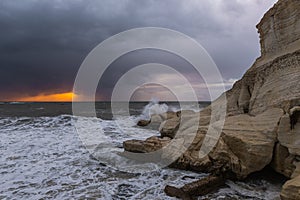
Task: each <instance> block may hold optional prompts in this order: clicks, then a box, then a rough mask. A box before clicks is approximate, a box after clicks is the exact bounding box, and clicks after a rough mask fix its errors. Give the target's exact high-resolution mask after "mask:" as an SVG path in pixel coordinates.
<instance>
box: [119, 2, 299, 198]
mask: <svg viewBox="0 0 300 200" xmlns="http://www.w3.org/2000/svg"><path fill="white" fill-rule="evenodd" d="M257 28H258V32H259V34H260V44H261V57H259V58H258V59H257V60H256V62H255V63H254V64H253V66H252V67H251V68H250V69H249V70H248V71H247V72H246V74H245V75H244V76H243V78H242V79H241V80H239V81H237V82H236V83H235V84H234V86H233V88H232V89H231V90H229V91H227V92H226V93H225V94H223V95H226V98H227V102H224V101H223V98H219V99H217V100H216V101H214V102H213V104H214V105H215V106H216V107H218V106H222V105H224V104H225V103H226V104H227V113H226V120H225V124H224V127H223V129H222V134H221V136H220V138H219V140H218V142H217V144H216V146H215V147H214V149H213V150H212V151H211V152H210V153H209V154H208V155H207V156H205V157H204V158H199V151H200V147H201V145H202V143H203V140H204V138H205V136H206V132H207V129H208V126H209V124H210V121H213V123H214V125H216V126H217V125H218V121H217V120H216V119H218V116H211V108H212V106H209V107H207V108H205V109H204V110H202V111H201V112H200V113H190V114H189V115H187V116H186V117H184V119H183V118H182V117H181V116H180V115H174V116H173V117H172V118H166V120H165V121H164V122H163V123H162V125H161V127H160V132H161V134H162V136H163V137H161V138H159V137H157V138H155V139H154V138H151V140H148V141H147V140H146V141H137V140H136V141H126V142H124V147H125V150H127V151H133V152H151V151H155V150H156V148H153V146H155V145H153V144H150V143H151V141H152V142H153V141H154V140H155V144H159V145H157V146H159V148H161V147H163V146H165V145H167V144H168V142H170V141H171V139H172V140H181V139H184V136H188V135H189V133H190V131H191V130H192V127H193V126H195V127H197V135H196V137H195V138H194V140H193V142H192V143H191V145H190V146H189V147H188V148H187V149H186V151H185V153H184V154H183V155H181V156H180V157H179V159H177V161H176V162H175V163H173V164H172V166H173V167H177V168H181V169H187V170H196V171H201V172H210V173H214V174H220V173H222V174H225V175H224V176H226V178H234V179H243V178H245V177H247V176H248V175H249V174H251V173H253V172H256V171H260V170H262V169H263V168H265V167H266V166H268V165H269V166H271V167H273V169H274V170H275V171H277V172H278V173H280V174H283V175H284V176H286V177H287V178H289V179H290V181H287V182H286V183H285V185H284V186H283V189H282V193H281V198H282V199H284V200H295V199H300V83H299V82H300V1H299V0H279V1H278V2H277V3H276V4H275V5H274V6H273V8H271V9H270V10H269V11H268V12H267V13H266V14H265V15H264V17H263V18H262V20H261V22H260V23H259V24H258V25H257ZM195 115H200V121H195V120H194V119H195V117H194V116H195ZM213 118H214V120H213ZM179 124H181V125H182V126H181V127H183V128H179V129H178V127H179ZM196 125H197V126H196ZM198 125H199V127H198ZM179 132H180V135H182V136H183V137H182V138H174V136H175V135H176V134H178V133H179ZM167 138H169V139H167ZM147 146H151V147H152V148H147ZM163 156H164V155H162V159H164V157H163Z"/></svg>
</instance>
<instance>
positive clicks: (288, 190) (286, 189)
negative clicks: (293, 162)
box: [280, 176, 300, 200]
mask: <svg viewBox="0 0 300 200" xmlns="http://www.w3.org/2000/svg"><path fill="white" fill-rule="evenodd" d="M280 197H281V199H283V200H298V199H300V176H297V177H295V178H294V179H292V180H290V181H287V182H286V183H285V184H284V185H283V187H282V192H281V195H280Z"/></svg>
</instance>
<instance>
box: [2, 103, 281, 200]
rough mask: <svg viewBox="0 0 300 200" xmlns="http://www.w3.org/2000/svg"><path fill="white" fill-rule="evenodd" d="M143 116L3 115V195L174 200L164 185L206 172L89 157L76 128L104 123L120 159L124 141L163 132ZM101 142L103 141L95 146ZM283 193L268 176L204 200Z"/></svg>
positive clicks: (231, 184) (231, 186)
mask: <svg viewBox="0 0 300 200" xmlns="http://www.w3.org/2000/svg"><path fill="white" fill-rule="evenodd" d="M162 107H165V106H162ZM148 108H149V106H148ZM156 108H157V107H156ZM168 109H169V108H168ZM144 110H145V109H144ZM141 112H142V110H141V111H140V113H141ZM139 117H140V116H131V117H123V118H122V117H121V118H118V120H102V119H99V118H92V119H87V118H86V121H85V118H82V117H74V116H70V115H61V116H57V117H9V118H0V137H1V143H0V153H1V157H0V174H1V183H0V199H41V198H44V199H47V198H51V199H53V198H54V199H86V198H95V199H173V198H170V197H167V196H166V195H165V194H164V192H163V189H164V187H165V185H167V184H168V185H175V186H182V185H184V184H185V183H188V182H191V181H194V180H197V179H199V178H202V177H204V176H206V175H205V174H198V173H193V172H188V171H180V170H174V169H169V168H165V169H159V168H157V169H155V166H154V168H153V169H155V170H153V171H151V172H147V173H127V172H122V171H119V170H116V169H115V168H114V167H113V166H110V165H109V162H105V160H98V159H95V158H94V157H93V156H91V155H90V153H89V151H88V150H87V149H86V147H85V146H84V145H83V143H82V141H81V140H80V137H79V135H78V134H77V132H76V128H75V127H74V121H75V120H78V118H80V119H81V120H82V122H89V123H88V124H87V123H82V124H81V126H83V127H86V126H89V127H98V126H99V124H101V127H103V129H104V136H105V137H106V139H108V140H109V141H110V142H111V144H112V148H111V146H109V147H110V148H108V149H105V148H102V151H104V150H106V151H111V152H112V151H113V152H115V155H116V157H117V154H118V152H122V151H123V148H122V143H123V141H124V140H128V139H145V138H147V137H150V136H152V135H155V134H158V132H157V131H153V130H146V129H140V128H138V127H136V126H135V124H134V123H133V122H134V121H135V120H136V119H137V118H139ZM120 127H122V130H121V129H120ZM95 130H97V128H95ZM94 134H97V132H95V133H94ZM101 142H104V140H102V141H96V144H97V145H99V144H101ZM103 147H105V146H104V145H103ZM279 193H280V185H278V184H274V183H273V184H272V183H270V182H268V181H264V180H262V181H249V182H236V183H234V182H230V181H228V182H227V187H225V188H222V189H220V190H219V191H217V192H216V193H214V194H210V195H208V196H205V197H199V199H205V198H209V199H241V198H242V199H267V200H268V199H270V200H271V199H272V200H273V199H276V198H278V197H279Z"/></svg>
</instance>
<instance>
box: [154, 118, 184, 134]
mask: <svg viewBox="0 0 300 200" xmlns="http://www.w3.org/2000/svg"><path fill="white" fill-rule="evenodd" d="M179 124H180V119H179V118H178V117H174V118H170V119H168V120H166V121H164V122H163V123H161V125H160V127H159V132H160V134H161V137H169V138H172V139H173V138H174V137H175V135H176V132H177V130H178V128H179Z"/></svg>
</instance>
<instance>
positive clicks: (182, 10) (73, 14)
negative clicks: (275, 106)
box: [0, 0, 275, 99]
mask: <svg viewBox="0 0 300 200" xmlns="http://www.w3.org/2000/svg"><path fill="white" fill-rule="evenodd" d="M274 1H275V0H268V1H259V0H256V1H253V0H251V1H250V0H244V1H240V0H228V1H227V0H226V1H219V0H216V1H181V0H164V1H160V0H147V1H141V0H127V1H125V0H124V1H115V0H103V1H92V0H65V1H61V0H27V1H23V0H15V1H11V0H2V1H0V27H1V32H0V36H1V37H0V95H1V98H2V99H9V98H12V97H14V96H16V95H20V94H23V95H24V94H25V95H26V94H27V95H36V94H39V93H42V92H45V91H46V92H50V93H52V92H66V91H70V90H71V89H72V86H73V81H74V78H75V76H76V72H77V70H78V68H79V66H80V64H81V62H82V61H83V59H84V58H85V56H86V55H87V54H88V53H89V51H90V50H92V49H93V48H94V47H95V46H96V45H97V44H99V43H100V42H101V41H103V40H104V39H106V38H108V37H109V36H111V35H114V34H116V33H119V32H121V31H124V30H127V29H130V28H135V27H143V26H159V27H165V28H171V29H174V30H177V31H181V32H183V33H185V34H187V35H189V36H191V37H193V38H195V39H196V40H197V41H199V42H200V43H201V44H203V45H204V47H205V48H206V49H207V50H208V52H209V53H210V54H211V56H212V57H213V59H214V60H215V62H216V63H217V65H218V67H219V68H220V71H221V72H222V74H223V75H224V79H230V78H238V77H240V76H241V75H242V73H243V72H244V71H245V70H246V69H247V68H248V67H249V65H250V64H251V63H252V62H253V61H254V59H255V57H257V56H258V55H259V51H258V36H257V34H256V30H255V24H256V23H257V22H258V20H259V19H260V17H261V16H262V14H263V13H264V12H265V11H266V10H267V8H268V7H270V6H271V5H272V4H273V3H274ZM125 60H126V59H125ZM125 60H124V62H125ZM127 60H128V63H131V61H129V60H130V58H128V59H127ZM163 62H164V61H163ZM111 73H112V75H111V77H114V76H117V75H113V72H111ZM106 86H107V88H109V87H111V86H112V85H111V84H109V80H107V81H106Z"/></svg>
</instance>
